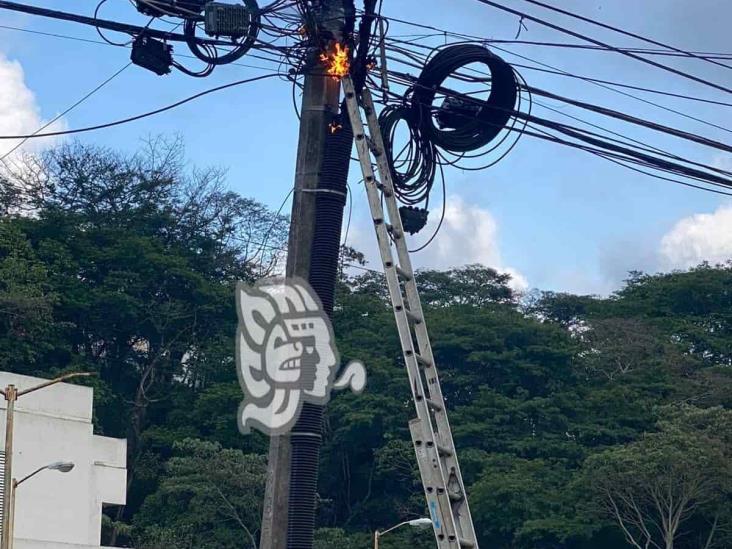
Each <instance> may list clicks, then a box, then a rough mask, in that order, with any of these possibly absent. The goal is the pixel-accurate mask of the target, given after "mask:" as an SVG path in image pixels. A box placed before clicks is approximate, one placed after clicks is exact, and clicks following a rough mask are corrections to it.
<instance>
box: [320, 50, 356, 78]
mask: <svg viewBox="0 0 732 549" xmlns="http://www.w3.org/2000/svg"><path fill="white" fill-rule="evenodd" d="M350 53H351V52H350V50H349V49H348V46H344V45H342V44H340V43H339V42H336V43H335V47H334V48H333V49H331V50H330V51H325V52H323V53H321V54H320V60H321V61H322V63H323V65H325V69H326V71H325V72H326V73H327V74H328V76H330V77H331V78H333V79H334V80H340V79H341V78H343V77H344V76H346V75H348V72H349V71H350V69H351V62H350V59H349V58H350Z"/></svg>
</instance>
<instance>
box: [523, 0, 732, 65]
mask: <svg viewBox="0 0 732 549" xmlns="http://www.w3.org/2000/svg"><path fill="white" fill-rule="evenodd" d="M524 2H528V3H529V4H534V5H536V6H541V7H543V8H546V9H548V10H552V11H555V12H557V13H561V14H563V15H567V16H569V17H573V18H574V19H579V20H580V21H584V22H585V23H591V24H592V25H596V26H598V27H602V28H604V29H608V30H611V31H613V32H617V33H620V34H623V35H625V36H630V37H631V38H635V39H637V40H641V41H643V42H648V43H649V44H653V45H654V46H660V47H662V48H666V49H669V50H672V51H675V52H676V53H681V54H683V55H685V56H688V57H693V58H694V59H699V60H701V61H706V62H708V63H712V64H714V65H717V66H719V67H724V68H725V69H732V67H730V66H729V65H725V64H724V63H719V62H718V61H715V60H713V59H710V58H708V57H703V56H700V55H696V54H695V53H693V52H690V51H686V50H682V49H679V48H677V47H675V46H670V45H668V44H664V43H663V42H659V41H657V40H653V39H651V38H647V37H645V36H641V35H639V34H636V33H634V32H630V31H626V30H623V29H620V28H618V27H613V26H612V25H608V24H606V23H603V22H601V21H597V20H595V19H591V18H589V17H584V16H582V15H579V14H577V13H573V12H571V11H567V10H563V9H561V8H558V7H556V6H552V5H550V4H545V3H544V2H540V1H539V0H524Z"/></svg>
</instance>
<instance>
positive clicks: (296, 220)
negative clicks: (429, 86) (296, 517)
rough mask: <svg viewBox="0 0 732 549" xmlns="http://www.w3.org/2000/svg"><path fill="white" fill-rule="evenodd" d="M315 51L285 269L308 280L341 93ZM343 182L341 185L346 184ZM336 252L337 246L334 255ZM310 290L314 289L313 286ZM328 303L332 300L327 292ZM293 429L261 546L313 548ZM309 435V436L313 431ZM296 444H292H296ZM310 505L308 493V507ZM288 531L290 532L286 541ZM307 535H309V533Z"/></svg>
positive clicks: (275, 474)
mask: <svg viewBox="0 0 732 549" xmlns="http://www.w3.org/2000/svg"><path fill="white" fill-rule="evenodd" d="M334 14H335V15H338V14H340V18H338V19H342V16H343V0H323V1H322V3H321V6H320V10H319V11H318V15H319V22H318V25H319V28H320V30H325V31H331V32H332V30H331V28H328V29H325V28H324V27H325V26H326V25H324V24H323V23H324V22H327V23H328V25H327V26H328V27H331V26H332V25H333V21H334V20H335V21H337V20H338V19H336V18H335V17H333V15H334ZM341 30H342V28H341ZM319 55H320V50H319V44H317V43H314V44H313V49H312V51H311V52H310V63H309V65H308V69H307V72H306V74H305V83H304V92H303V98H302V109H301V118H300V136H299V144H298V151H297V165H296V172H295V192H294V199H293V205H292V214H291V219H290V235H289V242H288V254H287V270H286V274H287V276H288V277H292V276H297V277H300V278H303V279H305V280H310V281H311V283H312V277H313V275H316V276H322V273H315V272H313V269H311V260H312V255H313V241H314V235H315V232H316V220H317V219H316V218H317V216H316V211H322V210H321V208H322V205H321V206H320V207H319V206H318V196H319V194H318V190H319V187H321V175H322V172H321V169H322V166H323V160H324V157H325V153H326V149H327V146H326V145H327V142H328V139H329V135H330V131H329V125H330V123H331V122H332V121H333V117H334V115H336V114H337V113H338V108H339V95H340V83H339V82H338V81H337V80H335V79H333V78H330V77H328V76H327V75H325V74H324V68H323V67H322V65H321V64H320V63H319ZM343 186H344V188H345V182H344V185H343ZM321 191H323V189H321ZM323 192H326V191H323ZM327 192H332V191H327ZM343 204H345V194H344V196H343V203H342V204H337V203H334V206H335V207H336V208H338V207H339V208H340V210H341V213H340V215H341V216H342V210H343ZM337 230H338V235H340V226H338V228H337ZM337 253H338V250H336V255H337ZM315 289H316V291H317V288H315ZM320 298H321V300H323V301H324V302H326V301H328V299H327V296H323V295H321V296H320ZM330 301H331V302H332V296H331V298H330ZM306 413H307V409H306V408H304V409H303V415H305V414H306ZM316 415H317V414H316ZM301 417H302V416H301ZM297 430H298V429H297V426H296V428H295V430H294V432H293V433H292V434H287V435H280V436H274V437H272V438H271V439H270V449H269V465H268V469H267V487H266V490H265V499H264V512H263V517H262V534H261V541H260V549H288V548H292V547H308V546H310V547H311V546H312V540H309V541H308V540H307V539H305V540H302V539H300V540H296V541H295V542H294V543H293V541H292V538H293V534H292V530H293V526H292V524H291V522H292V520H291V519H292V518H291V517H290V513H289V510H290V509H289V508H290V503H291V502H290V496H291V491H292V490H293V489H294V490H297V489H299V488H298V486H299V484H300V482H299V481H298V478H297V477H299V476H302V471H298V470H295V471H294V472H293V467H292V461H293V440H297V438H298V437H303V434H299V433H297ZM311 438H313V437H312V435H311ZM295 444H296V445H297V442H295ZM318 445H319V440H318ZM310 474H311V475H312V474H314V475H315V478H316V480H317V464H315V470H314V471H312V472H311V473H310ZM300 480H301V479H300ZM293 487H294V488H293ZM313 495H314V494H313ZM314 503H315V502H314V497H313V507H314ZM303 512H304V513H305V514H306V515H309V514H313V513H314V510H313V511H311V510H309V509H298V510H297V513H298V514H301V513H303ZM300 518H302V517H300ZM313 520H314V514H313ZM306 522H308V519H306ZM288 532H289V534H290V535H289V537H290V542H289V543H288ZM297 536H298V535H297V534H295V535H294V537H297ZM310 536H312V533H311V534H310ZM300 537H303V536H300ZM304 537H305V538H307V537H308V536H307V535H305V536H304Z"/></svg>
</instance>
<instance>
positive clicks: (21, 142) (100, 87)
mask: <svg viewBox="0 0 732 549" xmlns="http://www.w3.org/2000/svg"><path fill="white" fill-rule="evenodd" d="M130 65H132V63H127V64H126V65H125V66H124V67H122V68H121V69H119V70H118V71H117V72H115V73H114V74H112V75H111V76H110V77H109V78H107V79H106V80H105V81H104V82H102V83H101V84H99V85H98V86H97V87H96V88H94V89H93V90H91V91H90V92H88V93H87V94H86V95H84V96H83V97H82V98H81V99H79V100H78V101H76V102H75V103H74V104H73V105H71V106H70V107H68V108H66V109H65V110H64V111H63V112H61V113H60V114H58V115H56V116H55V117H54V118H52V119H51V120H49V121H48V122H46V123H45V124H44V125H43V126H41V127H40V128H38V129H37V130H36V131H35V132H33V134H32V135H34V136H35V135H37V134H38V133H40V132H42V131H43V130H45V129H46V128H47V127H49V126H50V125H52V124H54V123H55V122H57V121H58V120H60V119H61V118H63V117H64V116H66V115H67V114H69V113H70V112H71V111H73V110H74V109H75V108H76V107H78V106H79V105H81V104H82V103H84V102H85V101H86V100H87V99H89V98H90V97H91V96H93V95H94V94H95V93H97V92H98V91H99V90H101V89H102V88H103V87H104V86H106V85H107V84H109V83H110V82H111V81H112V80H114V79H115V78H117V77H118V76H119V75H120V74H122V73H123V72H124V71H125V70H127V68H129V66H130ZM28 139H30V138H28V137H26V138H23V139H22V140H21V141H20V143H18V144H17V145H15V147H13V148H12V149H10V150H9V151H8V152H6V153H5V154H3V156H2V157H0V161H3V160H5V159H6V158H7V157H8V156H10V155H11V154H13V153H14V152H15V151H16V150H18V149H19V148H20V147H22V146H23V145H24V144H25V143H26V142H27V141H28Z"/></svg>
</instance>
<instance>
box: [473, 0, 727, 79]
mask: <svg viewBox="0 0 732 549" xmlns="http://www.w3.org/2000/svg"><path fill="white" fill-rule="evenodd" d="M476 1H477V2H480V3H481V4H485V5H487V6H491V7H494V8H496V9H499V10H502V11H505V12H507V13H511V14H513V15H516V16H518V17H523V18H524V19H526V20H528V21H533V22H534V23H538V24H540V25H543V26H545V27H548V28H550V29H553V30H556V31H559V32H561V33H564V34H568V35H570V36H573V37H575V38H579V39H581V40H585V41H587V42H590V43H592V44H595V45H597V46H602V47H604V48H607V49H608V50H611V51H614V52H617V53H619V54H621V55H625V56H626V57H630V58H632V59H635V60H636V61H640V62H641V63H646V64H648V65H651V66H654V67H656V68H659V69H662V70H664V71H667V72H670V73H673V74H676V75H677V76H681V77H682V78H686V79H688V80H692V81H694V82H697V83H698V84H703V85H705V86H707V87H710V88H714V89H716V90H719V91H723V92H726V93H732V89H731V88H728V87H727V86H723V85H721V84H717V83H715V82H711V81H710V80H707V79H704V78H700V77H698V76H695V75H693V74H689V73H688V72H685V71H682V70H679V69H676V68H674V67H670V66H668V65H664V64H663V63H658V62H656V61H654V60H652V59H646V58H645V57H641V56H640V55H637V54H635V53H631V52H629V51H624V50H621V49H619V48H616V47H615V46H611V45H610V44H607V43H605V42H602V41H600V40H597V39H595V38H592V37H591V36H587V35H586V34H582V33H579V32H576V31H573V30H571V29H567V28H564V27H562V26H560V25H556V24H554V23H551V22H550V21H546V20H544V19H541V18H540V17H535V16H533V15H530V14H528V13H526V12H523V11H520V10H515V9H513V8H509V7H506V6H503V5H501V4H499V3H497V2H493V1H492V0H476Z"/></svg>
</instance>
